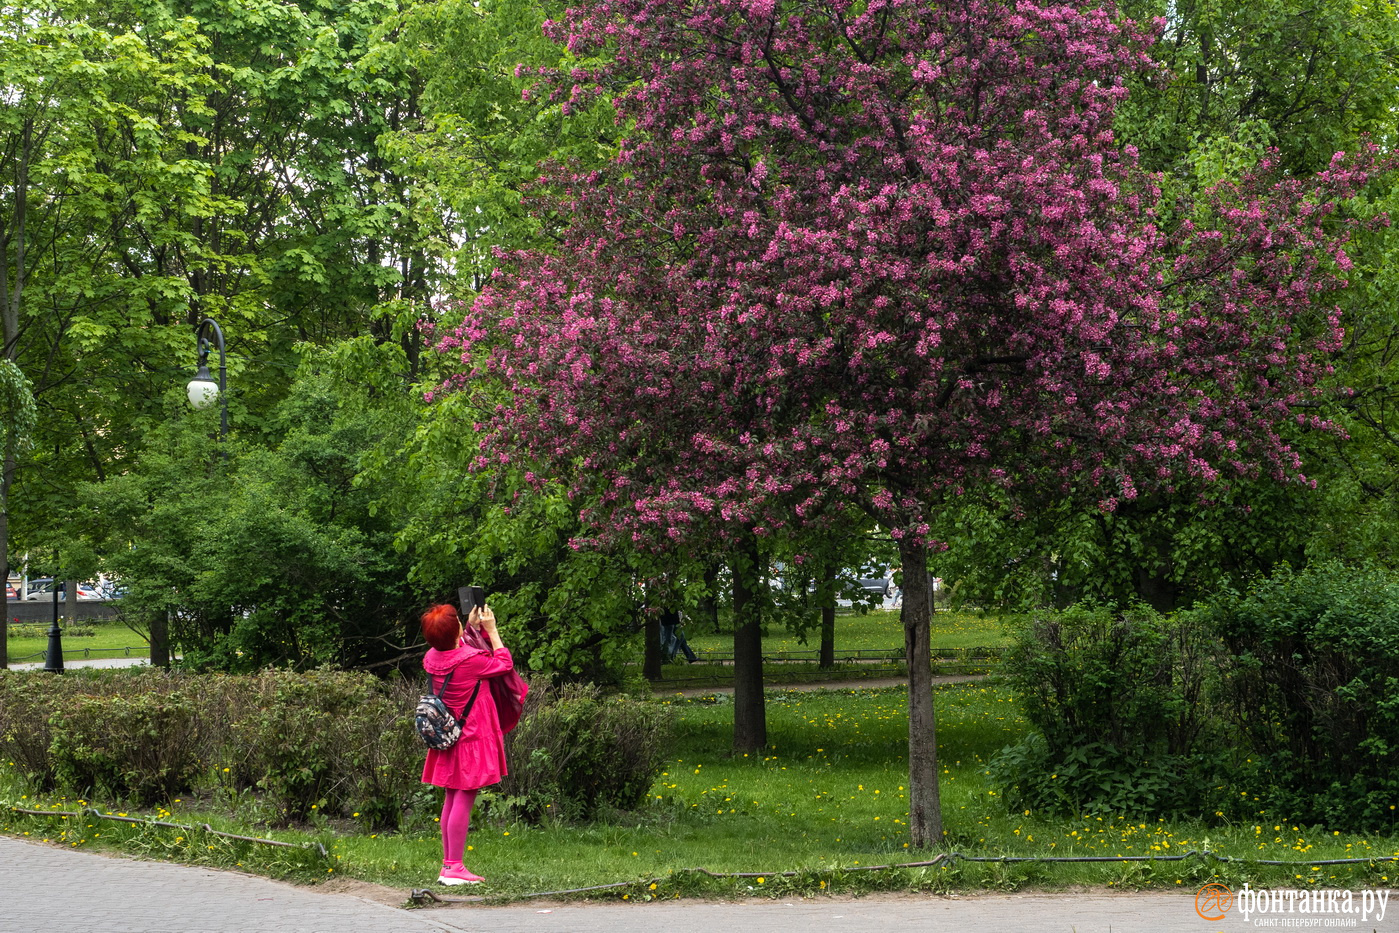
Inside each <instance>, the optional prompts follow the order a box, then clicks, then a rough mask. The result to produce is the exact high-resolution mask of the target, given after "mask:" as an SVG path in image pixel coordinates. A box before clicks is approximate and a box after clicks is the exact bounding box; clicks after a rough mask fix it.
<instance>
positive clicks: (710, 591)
mask: <svg viewBox="0 0 1399 933" xmlns="http://www.w3.org/2000/svg"><path fill="white" fill-rule="evenodd" d="M704 592H705V593H706V595H705V597H704V599H701V600H700V602H699V615H700V616H701V617H703V618H705V619H708V620H709V625H710V627H711V628H712V629H714V634H715V635H718V634H719V564H718V563H717V562H715V563H709V564H706V565H705V568H704Z"/></svg>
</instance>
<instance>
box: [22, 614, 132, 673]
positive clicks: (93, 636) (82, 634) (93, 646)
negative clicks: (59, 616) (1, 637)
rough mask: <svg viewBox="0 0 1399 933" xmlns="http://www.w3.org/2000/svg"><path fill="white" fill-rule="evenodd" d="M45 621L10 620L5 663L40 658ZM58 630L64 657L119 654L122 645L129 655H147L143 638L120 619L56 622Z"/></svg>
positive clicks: (45, 639)
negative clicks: (128, 650)
mask: <svg viewBox="0 0 1399 933" xmlns="http://www.w3.org/2000/svg"><path fill="white" fill-rule="evenodd" d="M49 625H50V623H48V622H23V623H20V622H11V623H10V632H9V636H10V637H9V644H8V649H9V650H8V651H7V652H6V655H7V657H8V659H9V663H11V664H21V663H33V662H37V661H42V660H43V656H42V653H43V652H44V651H46V650H47V649H48V646H49V637H48V631H49ZM59 631H60V632H61V633H62V636H63V638H62V641H63V657H64V658H65V659H69V660H72V659H79V658H84V657H94V658H111V657H123V656H124V655H125V651H124V650H123V649H127V648H129V649H131V652H130V653H131V654H132V655H139V656H141V657H149V656H150V645H148V644H147V643H146V639H145V638H143V637H142V636H140V635H137V634H136V633H135V632H133V631H132V630H131V629H130V628H128V627H127V626H126V625H125V624H124V623H121V622H87V621H79V622H73V623H68V622H60V623H59Z"/></svg>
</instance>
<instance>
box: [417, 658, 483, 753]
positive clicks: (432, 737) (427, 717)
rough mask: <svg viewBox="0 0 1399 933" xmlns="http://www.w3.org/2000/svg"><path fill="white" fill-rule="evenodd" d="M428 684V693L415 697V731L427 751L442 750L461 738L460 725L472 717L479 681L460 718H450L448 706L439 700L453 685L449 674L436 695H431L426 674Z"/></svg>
mask: <svg viewBox="0 0 1399 933" xmlns="http://www.w3.org/2000/svg"><path fill="white" fill-rule="evenodd" d="M453 673H455V671H454V672H453ZM427 682H428V692H427V693H424V694H423V695H422V696H420V697H419V698H418V706H417V708H416V709H414V710H413V725H414V727H415V728H416V729H417V730H418V735H420V736H422V737H423V744H425V745H427V747H428V748H435V749H437V750H438V751H443V750H445V749H448V748H451V747H452V746H453V745H456V744H457V740H458V739H460V738H461V729H462V725H463V724H464V723H465V722H466V717H468V716H470V715H471V707H473V706H475V705H476V694H477V693H479V692H480V690H481V681H479V680H478V681H476V689H475V690H472V691H471V699H470V700H468V701H467V703H466V709H464V710H462V711H461V715H460V716H453V715H452V711H451V710H449V709H448V708H447V704H446V703H444V702H443V701H442V695H443V694H444V693H446V692H447V685H448V684H450V683H451V682H452V674H448V675H447V677H446V678H445V679H444V680H443V681H442V688H441V689H440V690H438V691H437V692H436V693H434V692H432V675H431V674H429V675H428V679H427Z"/></svg>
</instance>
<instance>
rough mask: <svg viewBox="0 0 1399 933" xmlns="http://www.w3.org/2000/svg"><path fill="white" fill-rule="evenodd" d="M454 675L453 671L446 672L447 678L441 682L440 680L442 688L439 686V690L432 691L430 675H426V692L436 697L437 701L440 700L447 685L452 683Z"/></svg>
mask: <svg viewBox="0 0 1399 933" xmlns="http://www.w3.org/2000/svg"><path fill="white" fill-rule="evenodd" d="M455 673H456V671H455V670H451V671H448V672H447V676H446V677H445V678H443V680H442V686H441V688H439V689H437V690H433V689H432V675H431V674H428V675H427V689H428V692H429V693H431V694H432V695H433V696H435V697H437V698H438V699H439V700H440V699H442V694H444V693H446V692H447V685H448V684H449V683H451V682H452V675H453V674H455Z"/></svg>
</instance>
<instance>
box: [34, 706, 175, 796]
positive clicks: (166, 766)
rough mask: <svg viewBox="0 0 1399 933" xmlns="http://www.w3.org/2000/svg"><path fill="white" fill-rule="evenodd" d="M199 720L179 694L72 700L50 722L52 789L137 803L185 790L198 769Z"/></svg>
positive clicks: (54, 714)
mask: <svg viewBox="0 0 1399 933" xmlns="http://www.w3.org/2000/svg"><path fill="white" fill-rule="evenodd" d="M198 723H199V717H198V716H197V715H196V713H195V710H194V707H193V705H192V704H191V703H190V701H189V700H188V698H186V697H183V696H180V695H179V694H177V693H171V694H157V693H152V694H146V695H142V696H131V697H122V696H117V697H104V696H78V697H71V698H69V699H68V700H67V701H66V702H65V703H64V706H63V708H62V709H60V710H58V711H57V712H55V713H53V715H52V716H51V717H50V718H49V729H50V735H51V741H50V745H49V756H50V761H51V767H52V772H53V777H54V782H55V784H56V785H57V786H58V787H60V788H64V789H67V790H70V791H72V792H74V793H77V794H84V795H85V794H87V793H88V792H90V791H97V792H101V793H106V794H110V795H112V796H114V797H118V798H126V799H129V800H131V801H132V802H134V803H136V804H138V805H144V804H149V803H155V802H157V801H161V800H167V799H169V798H170V797H172V796H174V795H175V794H179V793H183V792H185V791H186V790H188V789H189V788H190V787H191V785H192V783H193V781H194V779H195V776H196V775H197V774H198V772H199V766H200V752H201V750H202V745H201V742H200V736H199V726H198Z"/></svg>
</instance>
